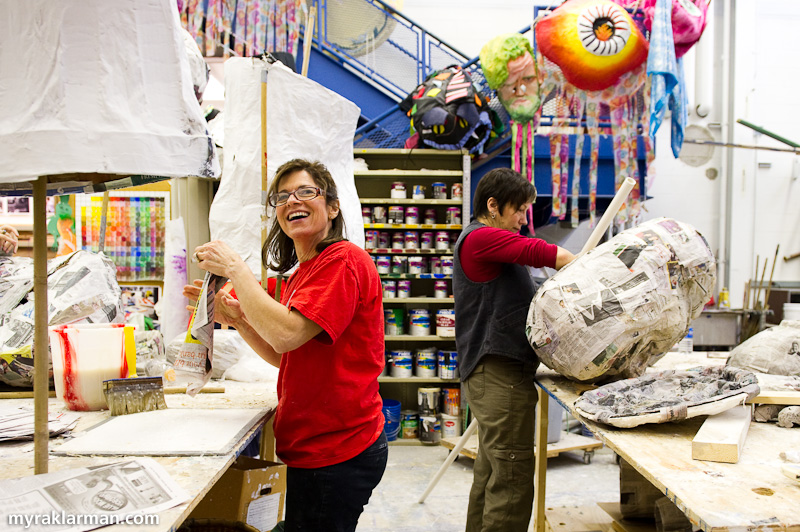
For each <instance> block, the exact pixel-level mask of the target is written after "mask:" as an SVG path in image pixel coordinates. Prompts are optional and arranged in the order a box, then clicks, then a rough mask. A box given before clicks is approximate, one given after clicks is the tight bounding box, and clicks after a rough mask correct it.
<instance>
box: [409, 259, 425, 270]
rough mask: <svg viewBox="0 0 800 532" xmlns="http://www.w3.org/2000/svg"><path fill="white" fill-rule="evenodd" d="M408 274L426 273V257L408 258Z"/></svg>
mask: <svg viewBox="0 0 800 532" xmlns="http://www.w3.org/2000/svg"><path fill="white" fill-rule="evenodd" d="M408 273H428V259H427V258H426V257H408Z"/></svg>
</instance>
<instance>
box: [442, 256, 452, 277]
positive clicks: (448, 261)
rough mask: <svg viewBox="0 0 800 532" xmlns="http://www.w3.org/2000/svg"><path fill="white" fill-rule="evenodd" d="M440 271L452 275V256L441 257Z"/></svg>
mask: <svg viewBox="0 0 800 532" xmlns="http://www.w3.org/2000/svg"><path fill="white" fill-rule="evenodd" d="M442 273H443V274H445V275H453V257H442Z"/></svg>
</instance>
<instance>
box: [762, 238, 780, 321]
mask: <svg viewBox="0 0 800 532" xmlns="http://www.w3.org/2000/svg"><path fill="white" fill-rule="evenodd" d="M779 249H781V245H780V244H778V245H777V246H776V247H775V258H774V259H772V270H771V271H770V272H769V284H768V285H767V292H766V294H764V309H768V308H769V294H770V293H771V292H772V276H773V275H774V274H775V264H776V263H777V262H778V250H779Z"/></svg>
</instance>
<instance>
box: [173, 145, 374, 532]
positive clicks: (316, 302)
mask: <svg viewBox="0 0 800 532" xmlns="http://www.w3.org/2000/svg"><path fill="white" fill-rule="evenodd" d="M269 192H270V194H269V204H270V206H271V207H273V208H274V211H275V212H274V216H275V223H274V225H273V226H272V228H271V230H270V233H269V236H268V237H267V242H266V243H265V244H264V247H263V249H262V260H263V262H264V264H265V266H267V267H270V268H272V269H273V270H275V271H278V272H281V273H284V272H287V271H288V270H290V269H291V268H292V267H294V266H295V265H296V264H298V263H299V266H298V268H297V270H296V271H295V272H294V273H293V274H292V275H291V277H290V278H289V281H288V283H287V285H286V287H285V288H284V289H283V290H282V292H281V302H280V303H278V302H277V301H275V300H273V299H272V298H271V297H270V296H269V295H268V294H267V293H266V292H265V291H264V290H263V289H262V288H261V286H260V285H259V283H258V281H257V280H256V278H255V276H254V275H253V273H252V272H251V271H250V269H249V267H248V266H247V265H246V264H245V262H244V261H243V260H242V259H241V258H240V257H239V256H238V255H237V254H236V253H235V252H234V251H232V250H231V249H230V248H229V247H228V246H227V245H226V244H224V243H223V242H220V241H214V242H209V243H207V244H203V245H202V246H199V247H198V248H197V249H196V250H195V256H196V257H197V259H198V260H199V266H200V268H202V269H203V270H206V271H209V272H211V273H214V274H217V275H220V276H223V277H227V278H228V279H230V280H231V281H232V283H233V287H234V290H235V293H236V297H237V298H238V299H234V298H233V297H231V296H230V295H228V294H225V293H223V292H220V293H218V295H217V302H216V304H217V310H216V318H217V321H219V322H220V323H222V324H226V325H230V326H233V327H235V328H236V329H237V330H238V331H239V333H240V334H241V335H242V338H244V339H245V340H246V341H247V343H248V344H250V346H251V347H252V348H253V349H254V350H255V351H256V353H258V354H259V355H260V356H261V357H262V358H263V359H264V360H266V361H267V362H269V363H270V364H272V365H274V366H278V367H279V368H280V371H279V373H278V409H277V412H276V414H275V443H276V452H277V454H278V456H279V457H280V458H281V460H283V462H284V463H285V464H286V465H287V467H288V474H287V496H286V521H285V530H286V531H300V530H332V531H352V530H355V528H356V524H357V523H358V518H359V516H360V515H361V512H362V511H363V509H364V505H366V504H367V502H368V501H369V498H370V495H371V494H372V490H373V489H374V488H375V486H377V484H378V482H380V479H381V477H382V476H383V472H384V470H385V468H386V459H387V456H388V445H387V441H386V436H385V435H384V433H383V414H382V413H381V405H382V402H381V397H380V395H379V394H378V375H379V374H380V373H381V370H382V369H383V363H384V359H383V356H384V344H383V304H382V299H381V285H380V279H379V277H378V273H377V270H376V269H375V265H374V264H373V262H372V260H371V259H370V257H369V255H368V254H367V253H366V252H365V251H364V250H363V249H361V248H359V247H358V246H356V245H355V244H352V243H351V242H349V241H347V240H345V239H344V236H343V230H344V220H343V217H342V213H341V211H340V210H339V199H338V195H337V192H336V185H335V184H334V182H333V178H332V177H331V174H330V173H329V172H328V170H327V169H326V168H325V166H323V165H322V164H320V163H316V162H308V161H305V160H301V159H294V160H292V161H289V162H287V163H285V164H284V165H282V166H281V167H280V168H279V169H278V171H277V172H276V175H275V179H274V180H273V182H272V186H271V188H270V191H269ZM270 257H272V260H271V261H270ZM184 293H185V295H187V297H190V298H192V299H196V298H197V296H198V295H199V288H197V287H196V286H187V287H186V288H185V290H184Z"/></svg>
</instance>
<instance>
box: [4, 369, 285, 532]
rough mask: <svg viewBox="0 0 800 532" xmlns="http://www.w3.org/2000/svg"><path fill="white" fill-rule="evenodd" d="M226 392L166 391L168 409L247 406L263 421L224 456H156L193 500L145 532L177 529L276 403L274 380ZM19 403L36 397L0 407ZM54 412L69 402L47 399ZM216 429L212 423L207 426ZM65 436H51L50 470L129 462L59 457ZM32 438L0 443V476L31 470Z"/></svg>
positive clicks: (87, 416)
mask: <svg viewBox="0 0 800 532" xmlns="http://www.w3.org/2000/svg"><path fill="white" fill-rule="evenodd" d="M221 384H222V385H223V386H224V387H225V392H224V393H200V394H197V395H196V396H195V397H194V398H192V397H189V396H187V395H186V394H166V395H165V399H166V402H167V406H168V408H170V409H200V408H202V409H223V408H246V409H253V410H254V411H259V410H265V411H266V415H265V416H264V419H263V421H262V422H261V423H258V424H256V426H254V427H253V428H251V429H250V430H248V431H247V432H246V433H244V435H243V436H242V437H241V438H240V439H239V441H238V442H236V444H235V445H234V447H233V450H232V451H231V452H230V453H228V454H224V455H215V456H160V457H159V456H157V457H153V459H154V460H156V461H157V462H158V463H159V464H160V465H161V466H163V467H164V469H165V470H166V471H167V473H169V474H170V475H171V476H172V478H173V480H175V482H176V483H177V484H178V485H179V486H180V487H182V488H183V489H184V490H186V492H187V493H188V494H189V500H188V501H187V502H184V503H183V504H180V505H178V506H175V507H173V508H170V509H168V510H164V511H163V512H159V513H158V515H159V524H158V525H155V526H142V527H139V526H137V530H141V531H145V532H156V531H167V530H175V529H176V528H177V527H178V526H180V524H181V523H182V522H183V521H184V520H185V519H186V518H187V517H188V516H189V514H190V513H191V512H192V510H193V509H194V507H195V506H197V504H198V503H199V502H200V500H202V498H203V496H204V495H205V494H206V493H207V492H208V490H209V489H210V488H211V486H213V485H214V483H215V482H216V481H217V480H218V479H219V478H220V477H221V476H222V474H223V473H224V472H225V471H226V470H227V469H228V467H230V465H231V464H232V463H233V462H234V461H235V460H236V457H237V456H238V455H239V454H240V453H241V452H242V450H243V449H244V448H245V447H246V446H247V445H248V444H249V443H250V442H251V441H252V440H253V439H254V438H255V436H256V434H257V432H258V429H259V428H260V427H261V426H262V425H263V423H265V422H266V421H268V420H269V419H270V418H271V416H272V414H273V413H274V411H275V408H276V407H277V404H278V398H277V394H276V393H275V391H274V384H267V383H242V382H235V381H224V382H222V383H221ZM19 406H30V407H33V399H4V400H2V401H0V409H7V408H13V409H16V408H18V407H19ZM49 410H50V412H59V411H66V406H65V405H64V403H63V402H62V401H61V400H59V399H54V398H51V399H50V400H49ZM79 414H80V418H79V420H78V424H77V425H76V427H75V428H74V429H73V431H72V432H73V434H77V433H80V432H83V431H86V430H88V429H89V428H91V427H93V426H95V425H96V424H98V423H100V422H102V421H105V420H107V419H109V417H110V416H109V413H108V411H107V410H102V411H97V412H80V413H79ZM209 430H213V427H209ZM61 441H63V439H62V438H60V437H56V438H51V439H50V445H49V449H50V451H51V454H50V457H49V461H48V471H49V472H55V471H61V470H65V469H72V468H80V467H86V466H97V465H102V464H108V463H112V462H118V461H121V460H125V459H126V457H125V456H55V455H53V454H52V453H53V451H56V450H57V449H58V445H59V443H61ZM33 462H34V452H33V442H32V441H27V442H5V443H0V479H10V478H19V477H24V476H29V475H32V474H33V471H34V469H33ZM103 530H119V531H123V530H128V531H129V530H130V526H125V525H116V526H113V527H106V528H104V529H103Z"/></svg>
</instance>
